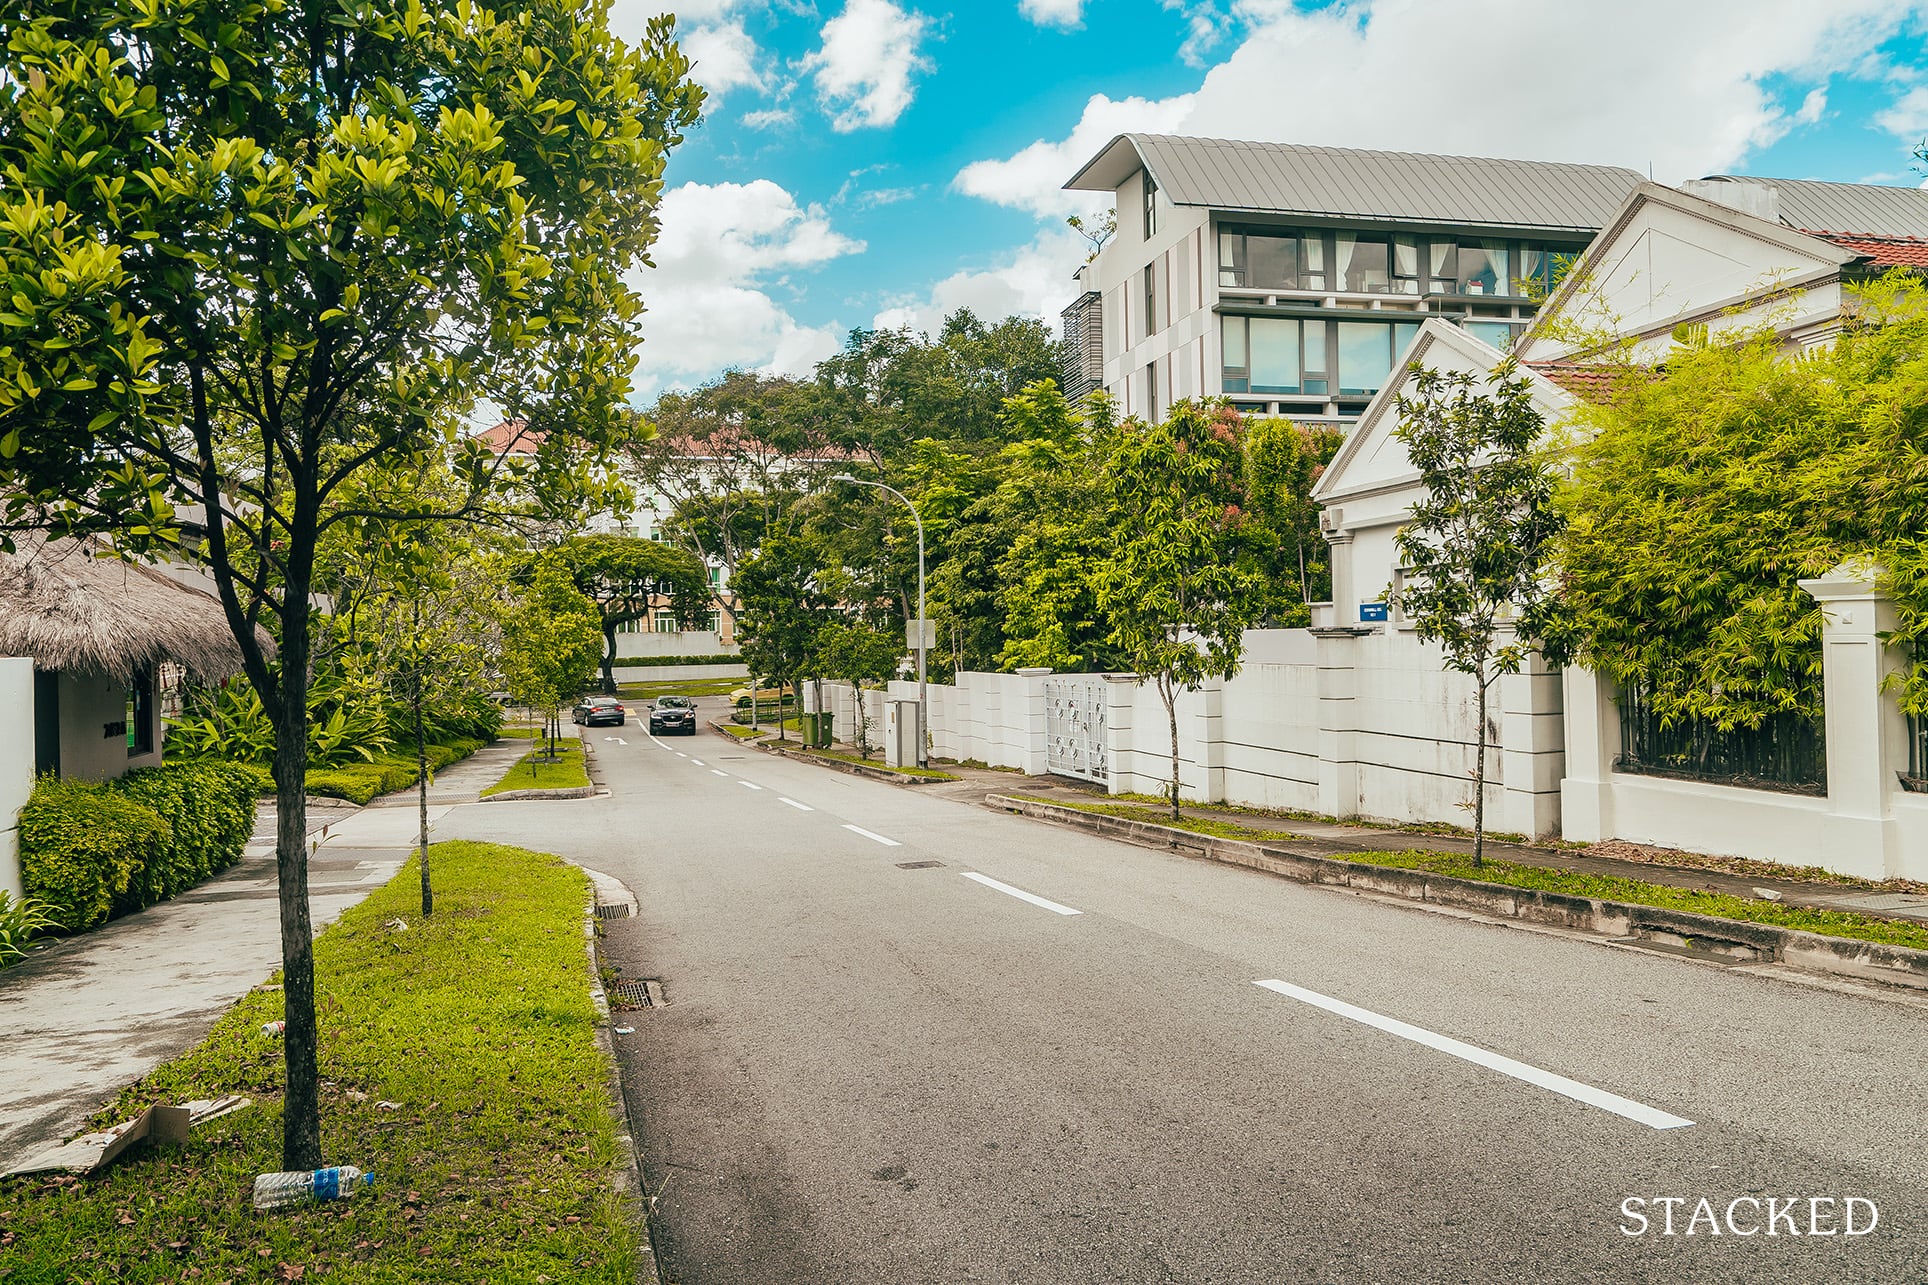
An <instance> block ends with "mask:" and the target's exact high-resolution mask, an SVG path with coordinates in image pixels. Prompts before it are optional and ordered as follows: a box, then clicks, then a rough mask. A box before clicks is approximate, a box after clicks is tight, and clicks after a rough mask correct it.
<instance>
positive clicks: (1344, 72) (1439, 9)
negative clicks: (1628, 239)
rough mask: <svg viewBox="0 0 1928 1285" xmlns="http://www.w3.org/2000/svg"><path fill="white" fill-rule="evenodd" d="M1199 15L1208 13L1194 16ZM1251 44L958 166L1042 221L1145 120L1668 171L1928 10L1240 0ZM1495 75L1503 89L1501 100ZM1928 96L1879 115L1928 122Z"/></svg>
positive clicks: (1899, 126)
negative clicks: (1166, 87) (1305, 6)
mask: <svg viewBox="0 0 1928 1285" xmlns="http://www.w3.org/2000/svg"><path fill="white" fill-rule="evenodd" d="M1186 12H1188V13H1190V12H1193V9H1191V8H1187V10H1186ZM1231 12H1232V14H1233V17H1234V19H1235V20H1236V22H1237V23H1238V24H1239V28H1240V36H1241V39H1240V43H1239V44H1238V46H1237V48H1236V49H1234V50H1233V52H1232V53H1231V54H1230V55H1229V56H1228V57H1227V58H1226V59H1225V60H1224V61H1223V62H1220V63H1219V64H1218V65H1217V66H1215V67H1213V68H1212V69H1211V70H1210V71H1209V72H1207V73H1206V75H1205V77H1204V78H1203V80H1202V82H1201V83H1200V85H1199V86H1198V88H1197V89H1196V90H1194V91H1192V92H1191V93H1188V94H1181V95H1177V96H1175V97H1172V98H1166V99H1159V100H1145V99H1126V100H1124V101H1114V100H1112V99H1109V98H1107V97H1105V96H1104V95H1096V96H1094V97H1092V98H1091V99H1090V100H1089V101H1088V102H1087V103H1086V104H1085V108H1084V112H1083V114H1082V116H1081V117H1080V119H1079V121H1078V123H1077V124H1076V125H1075V126H1074V127H1073V128H1072V129H1071V131H1070V133H1069V134H1067V135H1065V136H1064V137H1062V138H1059V139H1055V140H1042V141H1039V142H1036V143H1033V144H1031V145H1030V146H1028V147H1026V148H1024V149H1022V150H1020V151H1018V152H1017V153H1015V154H1013V155H1011V156H1009V157H1007V158H1004V159H1000V160H986V161H977V162H974V163H972V164H971V165H968V166H966V167H965V168H964V169H963V170H962V171H961V172H960V173H959V174H958V176H957V178H956V180H955V186H956V187H957V188H958V189H959V190H961V191H964V192H967V193H970V194H972V195H975V196H981V197H984V198H986V199H988V200H992V201H997V202H999V203H1001V204H1005V205H1010V206H1015V207H1017V208H1020V209H1027V210H1031V211H1033V212H1035V213H1038V214H1040V215H1055V214H1062V213H1065V212H1067V211H1069V210H1073V209H1077V208H1079V206H1080V204H1081V202H1080V201H1079V199H1078V198H1077V197H1076V196H1074V194H1071V193H1065V192H1061V191H1059V190H1058V189H1059V185H1060V184H1062V183H1063V182H1064V181H1065V180H1066V179H1067V178H1069V177H1070V176H1071V175H1072V174H1073V173H1074V172H1075V171H1076V170H1077V168H1078V167H1079V166H1080V165H1082V164H1084V163H1085V161H1087V160H1089V159H1090V158H1091V157H1092V156H1093V155H1094V154H1095V153H1096V152H1097V151H1098V149H1099V148H1100V147H1102V146H1103V145H1104V144H1105V143H1106V142H1108V141H1109V140H1110V138H1111V137H1112V136H1113V135H1114V134H1117V133H1121V132H1125V131H1127V130H1142V131H1146V132H1169V133H1183V134H1193V135H1199V136H1204V137H1215V138H1248V139H1253V138H1255V139H1260V140H1273V141H1279V142H1296V143H1315V144H1325V145H1330V146H1340V147H1376V148H1393V149H1398V150H1402V151H1427V152H1444V153H1456V154H1461V155H1475V156H1505V157H1519V158H1522V159H1531V160H1565V161H1586V162H1594V163H1600V164H1619V165H1626V166H1629V167H1630V168H1634V169H1638V170H1640V171H1641V172H1643V173H1645V172H1646V171H1647V169H1648V166H1649V165H1651V166H1652V168H1653V172H1654V174H1655V176H1656V177H1658V178H1660V179H1661V180H1662V181H1663V182H1666V181H1679V180H1681V179H1683V178H1690V177H1695V176H1698V175H1702V174H1710V173H1718V172H1721V171H1723V170H1730V169H1733V168H1735V167H1737V166H1738V165H1739V164H1741V163H1742V162H1744V161H1745V160H1746V159H1747V157H1748V156H1749V155H1750V154H1751V153H1752V152H1753V151H1755V150H1756V149H1758V148H1761V147H1764V146H1766V145H1768V144H1771V143H1772V142H1774V141H1775V140H1776V139H1778V138H1780V137H1782V136H1784V135H1785V134H1786V133H1787V132H1788V131H1790V130H1791V129H1794V128H1798V127H1800V126H1801V125H1803V124H1807V123H1811V122H1812V121H1814V120H1816V119H1818V117H1819V115H1820V113H1821V111H1822V110H1823V108H1824V106H1825V102H1826V99H1825V96H1822V97H1819V98H1817V97H1814V96H1813V94H1812V93H1809V95H1808V96H1807V98H1806V99H1805V100H1804V101H1803V102H1801V103H1800V105H1799V106H1798V107H1791V106H1790V105H1788V104H1786V103H1783V102H1781V101H1779V100H1778V99H1777V98H1776V97H1775V96H1774V95H1773V94H1772V93H1770V91H1769V89H1768V88H1767V86H1766V84H1765V82H1766V81H1767V80H1768V79H1769V78H1770V77H1775V78H1785V79H1789V80H1792V81H1794V82H1796V83H1797V84H1800V83H1801V82H1805V84H1804V85H1802V88H1803V89H1812V88H1813V87H1814V86H1816V85H1817V84H1819V83H1820V82H1824V81H1825V79H1826V77H1827V76H1828V75H1829V74H1830V73H1832V72H1835V71H1841V70H1847V69H1850V68H1853V67H1855V66H1857V65H1859V64H1861V63H1863V62H1864V61H1865V60H1866V59H1867V58H1868V56H1869V55H1870V53H1871V52H1872V51H1873V50H1874V49H1875V47H1876V46H1878V45H1879V44H1880V43H1881V42H1882V40H1883V39H1885V38H1886V37H1888V36H1891V35H1893V34H1894V33H1895V32H1897V31H1898V30H1900V29H1902V27H1903V25H1904V24H1906V23H1908V22H1909V21H1910V20H1911V19H1913V20H1917V21H1918V20H1920V19H1921V18H1922V16H1923V15H1924V13H1928V6H1924V5H1923V4H1921V3H1920V2H1919V0H1913V2H1911V3H1907V4H1896V3H1894V2H1893V0H1831V2H1830V3H1828V4H1815V3H1813V2H1812V0H1695V2H1694V3H1692V4H1682V3H1680V0H1623V2H1622V3H1621V4H1620V5H1618V6H1617V7H1616V8H1615V10H1614V12H1613V14H1612V17H1611V19H1606V18H1604V17H1603V11H1602V10H1601V8H1600V7H1599V6H1598V5H1597V4H1595V3H1592V2H1591V0H1557V2H1556V0H1462V3H1459V4H1452V5H1442V4H1438V3H1435V2H1433V0H1340V3H1337V4H1334V5H1331V6H1328V7H1325V8H1322V9H1318V10H1313V11H1304V10H1301V9H1300V8H1299V7H1298V6H1297V5H1296V4H1295V3H1293V0H1233V4H1232V9H1231ZM1482 85H1503V86H1504V90H1503V92H1501V93H1499V94H1488V93H1486V92H1484V91H1482V90H1481V89H1480V86H1482ZM1918 114H1919V115H1921V116H1928V93H1924V92H1923V91H1921V90H1914V91H1911V92H1910V93H1909V94H1908V95H1907V96H1905V97H1903V98H1902V99H1901V100H1899V101H1898V102H1897V103H1896V104H1895V106H1894V108H1892V109H1891V110H1890V111H1889V112H1887V113H1885V114H1884V115H1883V116H1882V117H1881V118H1879V119H1878V123H1879V124H1881V125H1882V127H1883V128H1886V129H1890V130H1893V131H1896V132H1898V133H1904V132H1905V130H1906V129H1908V128H1916V129H1920V128H1922V126H1924V125H1928V120H1923V119H1919V118H1918Z"/></svg>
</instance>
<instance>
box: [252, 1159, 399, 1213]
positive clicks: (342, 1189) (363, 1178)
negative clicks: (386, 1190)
mask: <svg viewBox="0 0 1928 1285" xmlns="http://www.w3.org/2000/svg"><path fill="white" fill-rule="evenodd" d="M374 1181H375V1175H374V1174H372V1173H363V1172H362V1171H361V1170H359V1169H357V1168H356V1167H355V1166H354V1165H336V1166H333V1167H331V1168H328V1169H316V1170H315V1171H314V1172H312V1173H264V1174H257V1175H256V1176H255V1180H254V1207H255V1208H256V1209H281V1208H283V1207H285V1206H288V1205H299V1204H304V1203H306V1202H307V1201H310V1200H337V1199H342V1198H345V1197H348V1196H352V1195H354V1194H355V1193H356V1192H358V1191H360V1190H361V1189H362V1188H363V1187H367V1186H370V1185H372V1184H373V1183H374Z"/></svg>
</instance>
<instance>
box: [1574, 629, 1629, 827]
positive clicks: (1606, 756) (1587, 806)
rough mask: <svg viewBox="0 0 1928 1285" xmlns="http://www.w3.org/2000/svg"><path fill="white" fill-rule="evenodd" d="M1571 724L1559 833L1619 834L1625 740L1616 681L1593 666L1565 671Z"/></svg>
mask: <svg viewBox="0 0 1928 1285" xmlns="http://www.w3.org/2000/svg"><path fill="white" fill-rule="evenodd" d="M1561 679H1562V685H1563V686H1564V688H1565V692H1564V699H1563V701H1562V705H1563V708H1564V710H1565V718H1564V721H1565V725H1566V736H1565V741H1566V776H1565V777H1564V778H1562V779H1561V781H1560V834H1561V837H1562V838H1566V839H1570V840H1572V841H1574V842H1576V843H1595V842H1598V841H1599V840H1601V839H1612V838H1616V837H1617V835H1616V833H1615V830H1614V817H1613V760H1614V755H1615V754H1616V753H1617V752H1618V746H1619V743H1620V711H1619V709H1618V708H1617V707H1616V706H1615V705H1614V701H1613V694H1614V693H1613V684H1612V683H1611V682H1609V681H1608V680H1607V679H1605V678H1602V677H1601V676H1600V675H1599V674H1596V673H1594V672H1593V671H1592V670H1590V669H1581V668H1579V667H1578V666H1573V667H1570V668H1568V669H1566V670H1565V671H1563V672H1562V674H1561Z"/></svg>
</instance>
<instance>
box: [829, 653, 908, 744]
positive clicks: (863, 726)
mask: <svg viewBox="0 0 1928 1285" xmlns="http://www.w3.org/2000/svg"><path fill="white" fill-rule="evenodd" d="M903 658H904V645H903V635H902V634H896V633H891V632H890V631H888V630H884V629H878V628H876V627H874V626H871V625H866V624H852V623H848V622H845V621H840V620H832V621H830V622H829V623H827V624H825V625H824V626H823V627H822V628H821V629H819V630H818V631H817V637H816V642H815V645H814V646H813V647H812V648H811V656H810V662H811V670H812V672H813V673H814V674H816V675H817V676H818V677H820V678H833V679H839V680H841V681H843V682H847V683H849V684H850V685H851V686H853V687H855V688H856V689H857V691H858V698H857V725H856V726H855V727H853V728H851V729H850V740H851V743H852V744H854V745H855V746H856V747H857V753H858V754H859V755H860V756H861V757H863V758H869V757H870V720H869V719H867V718H865V717H864V713H863V695H862V693H863V689H864V687H865V686H875V685H877V684H879V683H882V682H884V681H885V680H886V679H888V678H889V677H890V676H891V675H892V674H894V673H896V672H897V666H898V663H899V662H901V661H902V660H903Z"/></svg>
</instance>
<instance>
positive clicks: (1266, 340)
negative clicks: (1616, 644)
mask: <svg viewBox="0 0 1928 1285" xmlns="http://www.w3.org/2000/svg"><path fill="white" fill-rule="evenodd" d="M1312 324H1313V325H1315V326H1316V325H1318V324H1319V323H1318V322H1316V321H1315V322H1313V323H1312ZM1303 327H1304V323H1303V322H1299V321H1288V320H1286V319H1284V318H1282V317H1254V318H1252V391H1253V392H1255V393H1296V392H1298V391H1299V340H1300V332H1301V330H1302V329H1303Z"/></svg>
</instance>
